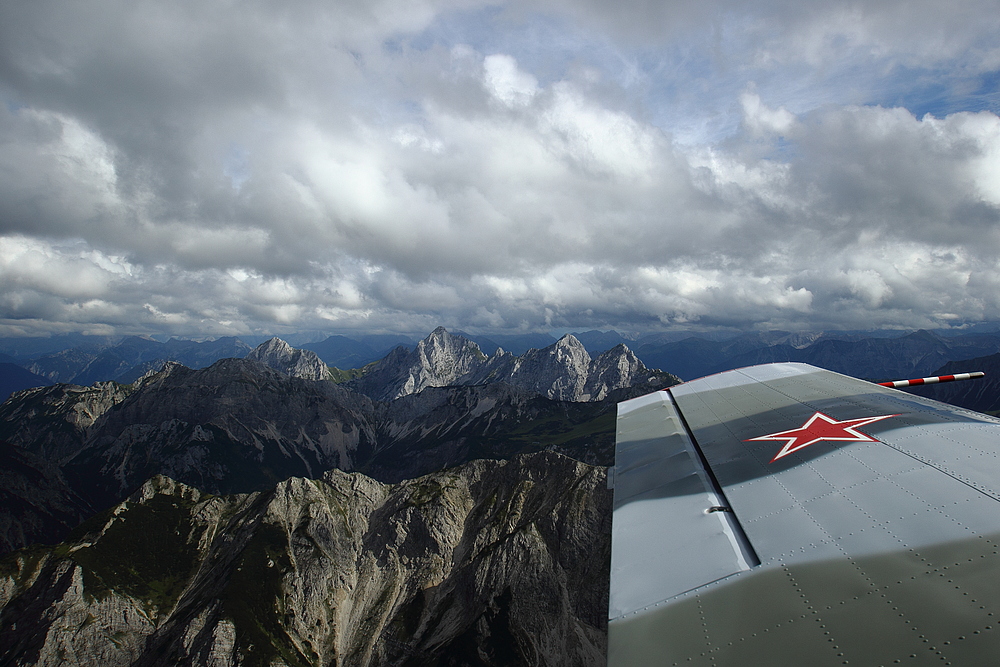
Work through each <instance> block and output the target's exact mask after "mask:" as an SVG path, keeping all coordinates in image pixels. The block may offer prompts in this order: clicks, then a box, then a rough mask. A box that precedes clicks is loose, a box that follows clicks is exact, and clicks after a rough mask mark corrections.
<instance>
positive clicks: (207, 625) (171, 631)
mask: <svg viewBox="0 0 1000 667" xmlns="http://www.w3.org/2000/svg"><path fill="white" fill-rule="evenodd" d="M475 338H478V340H475ZM344 340H350V339H344ZM529 340H530V341H532V342H539V343H540V342H546V341H545V340H544V339H543V340H541V341H539V339H538V337H537V335H536V337H534V338H521V339H516V338H511V339H509V340H507V341H506V342H508V343H510V342H513V343H515V345H527V344H528V342H529ZM397 342H403V345H397V346H395V347H393V348H392V349H391V350H388V353H387V354H386V353H385V352H386V349H385V348H383V349H382V350H381V354H379V353H377V352H374V350H375V348H376V347H378V346H379V345H382V346H389V345H394V344H395V343H397ZM369 343H371V344H369ZM631 344H633V345H636V346H637V349H639V350H640V351H643V352H641V354H640V353H635V352H633V351H632V349H630V345H629V344H626V342H625V340H624V337H622V336H620V335H619V334H616V333H615V332H588V333H586V334H580V335H579V336H574V335H566V336H563V337H562V338H560V339H558V340H555V339H552V338H551V337H549V341H548V342H547V344H545V345H540V344H539V345H537V346H529V347H527V348H524V349H520V348H516V349H515V350H514V351H508V350H506V349H504V347H503V346H502V345H501V344H500V343H499V341H497V340H487V339H482V338H480V337H470V336H467V335H460V334H457V333H449V332H448V331H446V330H445V329H443V328H438V329H436V330H435V331H433V332H432V333H431V334H430V335H428V336H427V337H426V338H424V339H423V340H420V341H412V344H410V343H407V342H406V341H405V340H404V341H399V339H398V338H396V339H393V338H392V337H387V338H384V339H377V340H376V339H372V340H370V341H368V342H366V343H361V342H360V341H353V342H352V343H348V342H344V341H342V340H336V339H335V338H334V337H331V338H327V339H326V340H323V341H319V342H314V343H305V344H303V345H302V347H301V348H298V349H297V348H295V347H292V346H291V345H289V344H288V343H287V342H285V341H284V340H281V339H278V338H272V339H269V340H261V341H259V344H258V345H257V346H256V347H254V348H251V347H250V346H249V345H247V344H246V343H244V342H243V341H240V340H238V339H220V340H219V341H211V342H208V343H195V342H192V341H177V340H171V341H167V342H158V341H154V340H150V339H144V338H130V339H124V340H110V339H108V340H103V341H102V342H100V344H96V345H93V346H89V347H88V346H76V347H75V348H73V349H69V350H60V351H56V352H51V351H48V352H45V353H42V354H38V352H39V350H38V349H37V348H35V352H33V353H32V354H34V355H35V356H34V357H33V358H31V359H25V358H24V357H23V356H19V357H16V358H14V361H13V362H11V361H3V360H0V362H2V363H7V364H12V363H17V364H20V365H17V366H15V367H16V368H19V369H21V370H24V371H25V372H29V369H30V368H32V367H33V368H34V369H35V371H31V372H39V371H40V372H41V373H39V375H38V377H40V378H41V380H43V382H42V384H43V385H45V386H41V385H40V386H35V387H33V388H27V389H24V390H22V391H18V392H16V393H14V394H13V395H12V396H11V397H10V398H9V399H8V400H6V401H5V402H4V403H3V404H2V405H0V553H6V554H7V555H6V556H5V557H2V558H0V664H12V665H28V664H40V665H49V664H52V665H55V664H64V663H66V662H71V663H76V664H95V665H97V664H99V665H174V664H197V665H268V666H271V665H288V666H291V665H327V664H337V665H383V664H385V665H389V664H391V665H413V666H416V665H483V666H485V665H600V664H603V662H604V652H605V645H606V634H605V633H606V611H607V595H608V588H607V587H608V569H609V566H610V564H609V556H610V516H611V494H610V491H609V490H608V489H607V485H606V472H605V469H604V468H605V467H606V466H608V465H611V464H612V463H613V456H614V430H615V410H616V404H617V402H618V401H620V400H624V399H626V398H630V397H633V396H637V395H641V394H644V393H647V392H650V391H653V390H655V389H658V388H661V387H665V386H669V385H671V384H674V383H676V382H678V381H679V379H678V378H677V377H676V376H674V375H671V374H670V373H667V372H663V371H659V370H653V369H651V367H650V364H647V363H645V362H644V360H645V359H658V358H659V359H662V360H664V361H666V362H668V363H669V364H672V367H673V368H674V369H678V370H683V371H684V372H689V373H691V374H705V372H712V371H715V370H723V369H725V368H726V367H735V366H739V365H746V364H748V363H759V362H762V361H767V360H780V361H806V362H807V363H814V364H816V365H821V366H825V367H831V366H832V367H834V370H839V371H841V372H848V373H849V374H852V375H856V376H861V377H869V378H877V379H897V378H900V377H913V376H916V375H926V374H928V373H929V372H932V371H934V370H936V369H938V368H939V367H942V366H943V368H944V369H949V368H952V366H948V365H947V364H949V363H955V361H954V360H956V359H967V358H973V357H977V358H975V359H973V361H972V362H963V364H965V363H971V364H973V365H975V364H980V365H982V366H983V367H982V368H969V367H966V366H965V365H962V366H961V367H959V366H954V368H956V369H958V370H987V372H988V373H989V372H990V369H991V368H993V367H996V368H997V371H998V373H1000V336H998V335H996V334H989V333H987V334H975V335H966V336H954V337H948V338H946V337H943V336H940V335H937V334H934V333H931V332H914V333H910V334H907V335H905V336H896V337H891V336H867V335H860V334H859V335H854V334H840V335H837V336H834V335H819V334H787V333H782V332H768V333H758V334H750V335H744V336H740V337H736V338H730V339H725V340H722V339H718V338H713V337H703V338H692V337H687V338H684V339H677V337H672V336H662V337H656V336H653V337H645V338H641V339H637V340H635V341H631ZM309 348H315V349H309ZM4 349H8V348H4ZM13 351H15V352H16V351H17V350H13ZM321 351H322V354H321ZM334 353H336V354H340V355H343V356H342V357H341V358H351V359H354V360H356V361H357V362H358V365H356V366H353V367H349V366H345V367H337V366H335V365H334V364H331V363H330V361H329V360H328V359H329V358H330V357H328V356H327V357H324V356H323V354H326V355H331V354H334ZM351 355H353V356H351ZM373 355H374V356H373ZM643 355H645V356H643ZM657 355H659V356H657ZM361 362H363V363H361ZM352 363H354V362H352ZM32 364H34V366H32ZM24 365H27V366H28V368H24ZM664 365H665V366H667V367H668V368H671V366H669V365H668V364H664ZM692 376H694V375H692ZM997 377H1000V375H998V376H997ZM63 378H70V379H72V380H73V382H72V383H67V382H63V381H62V379H63ZM979 382H982V381H979ZM47 383H54V384H47ZM923 390H925V391H939V392H940V391H944V392H953V394H949V395H948V396H950V398H951V400H952V402H954V401H959V400H966V401H972V402H975V401H979V402H978V403H976V404H977V405H993V406H994V407H992V408H990V409H1000V406H997V405H996V404H995V402H994V403H990V402H989V401H990V400H992V399H991V396H996V385H988V384H976V383H975V382H968V383H955V384H953V385H938V386H936V387H925V388H923ZM963 397H964V398H963ZM980 409H982V408H980Z"/></svg>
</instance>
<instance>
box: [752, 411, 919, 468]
mask: <svg viewBox="0 0 1000 667" xmlns="http://www.w3.org/2000/svg"><path fill="white" fill-rule="evenodd" d="M899 414H901V413H897V414H894V415H879V416H878V417H862V418H860V419H845V420H843V421H838V420H836V419H834V418H833V417H830V416H829V415H825V414H823V413H822V412H819V411H817V412H815V413H814V414H813V416H812V417H810V418H809V419H808V420H806V423H805V424H803V425H802V426H800V427H798V428H793V429H789V430H787V431H779V432H778V433H769V434H768V435H761V436H758V437H756V438H747V439H746V440H744V442H753V441H760V440H777V441H781V440H784V441H785V446H784V447H782V448H781V451H779V452H778V453H777V454H775V456H774V458H773V459H771V460H770V461H769V463H774V462H775V461H777V460H778V459H780V458H782V457H785V456H788V455H789V454H792V453H793V452H797V451H799V450H800V449H804V448H805V447H808V446H809V445H811V444H814V443H816V442H820V441H821V440H828V441H840V442H880V441H879V439H878V438H873V437H871V436H870V435H867V434H865V433H862V432H861V431H857V430H855V429H858V428H861V427H862V426H867V425H868V424H871V423H874V422H877V421H881V420H883V419H889V418H890V417H898V416H899ZM818 419H821V420H823V421H824V422H826V424H828V425H830V426H841V429H840V430H841V432H842V433H844V434H846V435H843V436H834V435H826V434H825V433H822V430H825V429H823V427H822V426H821V427H820V428H819V429H817V431H819V433H815V432H811V431H812V426H813V424H815V423H816V420H818ZM807 436H815V437H813V438H812V439H811V440H807V441H805V442H801V443H797V442H796V441H797V440H799V439H800V438H801V439H804V438H805V437H807Z"/></svg>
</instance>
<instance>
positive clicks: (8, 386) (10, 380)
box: [0, 362, 52, 403]
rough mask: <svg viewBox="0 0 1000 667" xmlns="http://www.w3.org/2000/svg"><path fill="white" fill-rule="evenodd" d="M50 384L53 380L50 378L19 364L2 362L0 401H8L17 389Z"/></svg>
mask: <svg viewBox="0 0 1000 667" xmlns="http://www.w3.org/2000/svg"><path fill="white" fill-rule="evenodd" d="M50 384H52V381H51V380H49V379H48V378H44V377H42V376H41V375H35V374H34V373H32V372H31V371H29V370H28V369H26V368H22V367H20V366H18V365H17V364H13V363H6V362H0V403H3V402H4V401H6V400H7V397H8V396H10V395H11V394H13V393H14V392H15V391H21V390H22V389H30V388H31V387H44V386H46V385H50Z"/></svg>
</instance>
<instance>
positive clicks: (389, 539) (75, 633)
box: [0, 453, 611, 667]
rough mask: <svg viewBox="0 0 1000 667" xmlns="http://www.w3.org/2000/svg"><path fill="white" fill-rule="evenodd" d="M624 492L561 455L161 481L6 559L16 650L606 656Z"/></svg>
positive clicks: (202, 659) (23, 659)
mask: <svg viewBox="0 0 1000 667" xmlns="http://www.w3.org/2000/svg"><path fill="white" fill-rule="evenodd" d="M610 520H611V495H610V492H609V491H608V490H607V489H606V485H605V473H604V470H603V469H601V468H594V467H591V466H587V465H585V464H583V463H579V462H577V461H573V460H571V459H568V458H566V457H562V456H559V455H557V454H552V453H539V454H533V455H528V456H523V457H517V458H516V459H514V460H512V461H507V462H500V461H474V462H471V463H468V464H466V465H463V466H460V467H458V468H454V469H450V470H445V471H442V472H439V473H435V474H432V475H428V476H426V477H421V478H418V479H414V480H408V481H405V482H402V483H399V484H395V485H385V484H381V483H379V482H376V481H375V480H372V479H370V478H368V477H365V476H363V475H361V474H358V473H345V472H341V471H336V470H335V471H331V472H329V473H327V474H326V475H325V476H324V477H323V478H322V479H321V480H308V479H301V478H292V479H289V480H286V481H284V482H281V483H280V484H278V485H277V486H275V487H273V488H272V489H270V490H268V491H265V492H261V493H254V494H249V495H230V496H209V495H204V494H202V493H201V492H199V491H197V490H195V489H193V488H191V487H187V486H185V485H182V484H179V483H177V482H174V481H172V480H170V479H168V478H165V477H156V478H153V479H152V480H150V481H149V482H147V483H146V484H145V485H143V486H142V487H141V488H140V489H139V490H138V491H137V492H136V493H135V494H133V495H132V496H131V497H130V498H129V499H128V500H127V501H125V502H123V503H121V504H120V505H118V506H116V507H114V508H113V509H111V510H109V511H108V512H106V513H104V514H103V515H99V516H97V517H95V518H94V519H92V520H90V521H88V522H87V523H86V524H84V525H83V526H81V527H80V528H79V529H77V530H76V531H74V534H73V535H72V536H71V537H70V539H68V540H67V541H66V542H64V543H62V544H59V545H57V546H55V547H36V548H34V549H31V550H25V551H20V552H16V553H14V554H11V555H9V556H7V557H6V558H4V559H3V560H2V561H0V607H2V611H0V662H2V663H3V664H11V665H29V664H38V665H56V664H64V663H65V662H66V661H71V662H74V663H75V664H93V665H98V664H99V665H109V666H113V665H122V666H124V665H149V666H153V665H176V664H197V665H217V666H219V667H223V666H228V665H234V666H235V665H331V664H333V665H343V666H348V665H414V666H416V665H599V664H603V661H604V652H605V642H606V638H605V637H606V636H605V631H606V621H605V619H606V610H607V594H608V588H607V587H608V566H609V556H610Z"/></svg>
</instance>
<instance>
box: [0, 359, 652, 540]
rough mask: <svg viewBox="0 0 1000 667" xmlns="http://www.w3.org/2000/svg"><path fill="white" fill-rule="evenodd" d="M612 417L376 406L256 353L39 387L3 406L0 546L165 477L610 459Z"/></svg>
mask: <svg viewBox="0 0 1000 667" xmlns="http://www.w3.org/2000/svg"><path fill="white" fill-rule="evenodd" d="M622 391H633V392H642V391H643V389H636V390H619V393H621V392H622ZM616 397H617V398H626V397H627V396H624V395H623V396H616ZM614 412H615V405H614V400H612V399H607V400H605V401H603V402H591V403H579V402H577V403H574V402H560V401H553V400H550V399H547V398H544V397H542V396H540V395H538V394H537V393H534V392H530V391H527V390H523V389H517V388H515V387H511V386H509V385H506V384H503V383H492V384H485V385H472V386H464V387H440V388H436V387H431V388H427V389H425V390H424V391H422V392H420V393H419V394H411V395H408V396H405V397H403V398H400V399H398V400H396V401H393V402H391V403H388V404H384V403H377V402H373V401H372V400H371V399H369V398H367V397H366V396H363V395H360V394H357V393H354V392H351V391H349V390H347V389H345V388H343V387H342V386H338V385H336V384H333V383H332V382H316V381H310V380H301V379H298V378H292V377H288V376H286V375H283V374H281V373H279V372H277V371H274V370H272V369H270V368H267V367H265V366H263V365H261V364H259V363H257V362H255V361H251V360H249V359H225V360H222V361H219V362H217V363H216V364H214V365H213V366H211V367H210V368H207V369H202V370H191V369H188V368H185V367H183V366H181V365H179V364H173V363H168V364H167V365H166V366H165V367H164V368H163V370H162V371H160V372H159V373H153V374H150V375H148V376H146V377H145V378H143V379H142V380H141V381H139V382H137V383H136V384H135V385H132V386H123V385H118V384H116V383H99V384H97V385H95V386H93V387H75V386H72V385H56V386H53V387H41V388H37V389H32V390H28V391H25V392H22V393H20V394H18V395H17V396H15V397H13V398H11V400H9V401H8V402H7V403H5V404H3V405H2V406H0V500H3V502H2V503H0V553H5V552H8V551H10V550H12V549H16V548H19V547H23V546H26V545H28V544H30V543H32V542H33V541H46V542H52V541H58V540H61V539H62V538H63V537H64V536H65V535H66V534H67V532H68V531H69V529H70V528H72V527H73V526H75V525H76V524H77V523H79V522H80V521H81V520H83V519H84V518H85V517H87V516H90V515H91V514H92V513H93V512H94V511H96V510H97V509H100V508H102V507H107V506H109V505H111V504H114V503H117V502H119V501H121V500H122V499H123V498H124V497H125V496H126V495H128V494H129V493H131V492H132V490H134V489H135V488H137V487H138V486H139V485H140V484H142V483H143V482H144V481H145V480H147V479H149V478H150V477H152V476H153V475H157V474H162V475H167V476H170V477H172V478H174V479H177V480H179V481H181V482H184V483H186V484H189V485H192V486H195V487H198V488H201V489H203V490H205V491H207V492H210V493H216V494H219V493H246V492H250V491H257V490H262V489H266V488H270V487H271V486H273V485H274V484H275V483H277V482H278V481H280V480H282V479H285V478H287V477H292V476H298V477H313V478H315V477H319V476H320V475H321V474H322V473H323V472H325V471H326V470H329V469H330V468H340V469H343V470H360V471H362V472H367V473H369V474H372V475H374V476H376V477H377V478H379V479H381V480H383V481H388V482H395V481H398V480H400V479H405V478H411V477H417V476H420V475H424V474H427V473H429V472H432V471H434V470H440V469H441V468H443V467H446V466H454V465H458V464H460V463H464V462H466V461H469V460H471V459H473V458H480V457H486V458H510V457H512V456H514V455H516V454H521V453H529V452H537V451H540V450H553V451H559V452H562V453H566V454H569V455H571V456H573V457H575V458H577V459H580V460H584V461H587V462H590V463H594V464H599V465H609V464H610V463H612V462H613V460H612V452H613V447H614Z"/></svg>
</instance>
